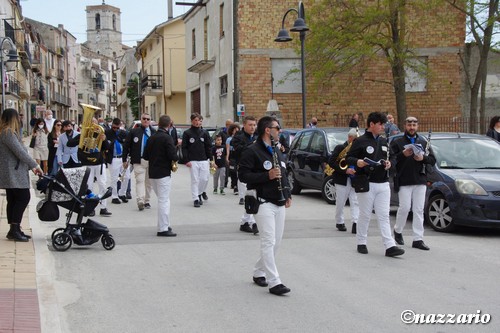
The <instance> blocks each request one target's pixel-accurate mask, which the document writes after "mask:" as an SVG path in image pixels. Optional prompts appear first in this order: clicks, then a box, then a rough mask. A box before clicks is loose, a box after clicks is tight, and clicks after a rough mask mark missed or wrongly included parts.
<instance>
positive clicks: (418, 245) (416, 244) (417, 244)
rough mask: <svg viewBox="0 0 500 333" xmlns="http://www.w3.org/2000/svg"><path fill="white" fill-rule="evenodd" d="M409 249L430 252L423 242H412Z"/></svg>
mask: <svg viewBox="0 0 500 333" xmlns="http://www.w3.org/2000/svg"><path fill="white" fill-rule="evenodd" d="M411 247H413V248H416V249H420V250H424V251H429V250H430V248H429V247H428V246H427V245H425V243H424V241H423V240H418V241H413V244H412V245H411Z"/></svg>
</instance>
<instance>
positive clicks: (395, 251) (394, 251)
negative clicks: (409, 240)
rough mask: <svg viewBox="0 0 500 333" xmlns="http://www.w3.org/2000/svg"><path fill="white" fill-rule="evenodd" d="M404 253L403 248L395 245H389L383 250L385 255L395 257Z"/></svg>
mask: <svg viewBox="0 0 500 333" xmlns="http://www.w3.org/2000/svg"><path fill="white" fill-rule="evenodd" d="M404 253H405V250H403V249H402V248H400V247H397V246H391V247H390V248H388V249H387V250H385V256H386V257H397V256H400V255H403V254H404Z"/></svg>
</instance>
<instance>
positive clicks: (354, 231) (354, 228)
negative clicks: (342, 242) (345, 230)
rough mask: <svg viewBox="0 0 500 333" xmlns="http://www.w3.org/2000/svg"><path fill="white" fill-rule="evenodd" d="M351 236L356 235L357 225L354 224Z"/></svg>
mask: <svg viewBox="0 0 500 333" xmlns="http://www.w3.org/2000/svg"><path fill="white" fill-rule="evenodd" d="M351 234H356V223H353V224H352V228H351Z"/></svg>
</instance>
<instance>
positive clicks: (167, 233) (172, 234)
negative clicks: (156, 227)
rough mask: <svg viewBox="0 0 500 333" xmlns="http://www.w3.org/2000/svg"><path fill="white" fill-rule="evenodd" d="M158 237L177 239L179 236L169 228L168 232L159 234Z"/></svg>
mask: <svg viewBox="0 0 500 333" xmlns="http://www.w3.org/2000/svg"><path fill="white" fill-rule="evenodd" d="M156 236H158V237H175V236H177V234H176V233H175V232H173V231H172V229H171V228H168V230H167V231H161V232H157V233H156Z"/></svg>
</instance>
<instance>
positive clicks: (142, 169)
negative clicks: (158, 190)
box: [122, 158, 152, 204]
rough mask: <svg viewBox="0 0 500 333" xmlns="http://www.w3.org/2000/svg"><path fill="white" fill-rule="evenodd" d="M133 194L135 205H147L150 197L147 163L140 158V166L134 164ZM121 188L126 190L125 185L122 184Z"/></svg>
mask: <svg viewBox="0 0 500 333" xmlns="http://www.w3.org/2000/svg"><path fill="white" fill-rule="evenodd" d="M134 176H135V193H136V196H137V204H139V203H140V202H142V203H144V204H147V203H149V198H150V197H151V190H152V188H151V182H150V181H149V162H148V161H146V160H145V159H142V158H141V163H140V164H134ZM122 188H125V189H126V188H127V183H122Z"/></svg>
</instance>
